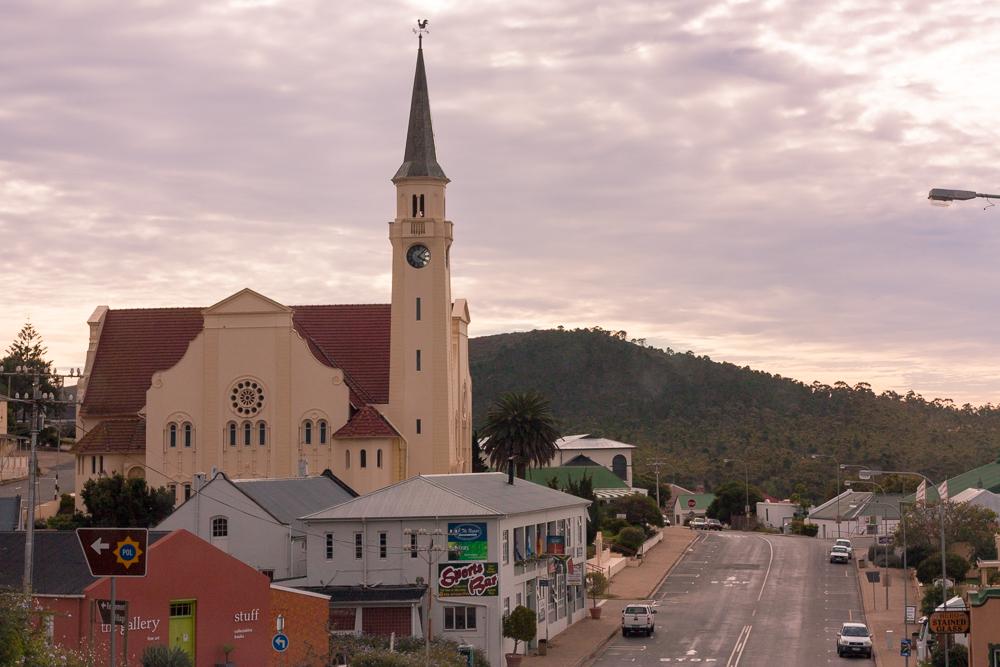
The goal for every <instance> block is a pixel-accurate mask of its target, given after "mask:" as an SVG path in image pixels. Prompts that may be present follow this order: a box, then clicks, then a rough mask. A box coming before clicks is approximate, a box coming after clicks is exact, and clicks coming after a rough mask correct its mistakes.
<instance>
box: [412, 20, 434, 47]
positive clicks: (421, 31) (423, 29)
mask: <svg viewBox="0 0 1000 667" xmlns="http://www.w3.org/2000/svg"><path fill="white" fill-rule="evenodd" d="M429 33H430V30H428V29H427V19H417V27H416V28H414V29H413V34H414V35H416V36H417V48H418V49H422V48H424V35H425V34H429Z"/></svg>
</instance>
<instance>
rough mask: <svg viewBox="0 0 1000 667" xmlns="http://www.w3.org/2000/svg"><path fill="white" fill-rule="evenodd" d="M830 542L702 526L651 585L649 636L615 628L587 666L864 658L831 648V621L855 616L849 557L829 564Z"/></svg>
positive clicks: (733, 665) (758, 665)
mask: <svg viewBox="0 0 1000 667" xmlns="http://www.w3.org/2000/svg"><path fill="white" fill-rule="evenodd" d="M832 543H833V542H832V540H818V539H809V538H802V537H784V536H776V535H762V534H755V533H737V532H729V531H726V532H723V533H705V534H703V535H702V536H700V537H699V539H698V540H697V541H696V542H695V543H694V544H693V545H692V546H691V549H690V550H689V551H688V553H687V554H686V555H685V556H684V558H683V559H682V560H681V561H680V562H679V563H678V564H677V566H676V567H675V568H674V570H673V571H672V572H671V573H670V576H668V577H667V579H666V580H665V581H664V582H663V585H662V586H661V587H660V589H659V590H658V591H657V593H656V597H655V602H656V604H657V605H658V606H657V610H658V613H657V617H656V619H657V620H656V632H655V633H654V635H653V636H652V637H651V638H648V639H647V638H645V637H622V636H620V635H619V636H617V637H616V638H615V639H614V640H612V642H611V643H610V644H609V645H608V647H607V649H606V650H605V652H604V653H603V654H602V655H601V656H600V657H599V658H597V660H595V662H594V663H593V664H594V665H599V666H601V667H604V666H611V665H621V664H635V665H650V666H651V665H657V666H660V665H663V664H682V665H687V664H692V663H693V664H708V665H718V666H719V667H775V666H780V667H813V666H815V665H826V664H828V663H835V664H841V663H842V664H847V663H848V662H851V663H860V664H865V663H867V664H871V662H870V661H867V660H863V659H861V658H853V659H851V658H840V657H838V656H837V651H836V648H835V643H836V637H837V631H838V630H839V629H840V624H841V623H843V622H844V621H857V620H862V621H863V620H864V616H863V614H862V612H861V601H860V599H859V595H858V588H857V583H856V580H855V579H854V578H853V575H854V565H853V563H852V564H851V565H834V564H831V563H830V562H829V558H828V554H829V551H830V546H831V545H832ZM613 589H614V585H613V584H612V590H613Z"/></svg>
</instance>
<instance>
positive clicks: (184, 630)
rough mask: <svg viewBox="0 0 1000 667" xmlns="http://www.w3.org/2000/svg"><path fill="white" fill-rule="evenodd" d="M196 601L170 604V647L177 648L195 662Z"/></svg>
mask: <svg viewBox="0 0 1000 667" xmlns="http://www.w3.org/2000/svg"><path fill="white" fill-rule="evenodd" d="M194 608H195V603H194V600H172V601H171V602H170V646H171V648H173V647H174V646H177V647H179V648H181V649H182V650H183V651H184V652H185V653H187V654H188V655H189V656H190V657H191V661H192V662H194V627H195V625H194V621H195V616H194Z"/></svg>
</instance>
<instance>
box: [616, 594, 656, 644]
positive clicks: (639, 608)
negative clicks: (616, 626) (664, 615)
mask: <svg viewBox="0 0 1000 667" xmlns="http://www.w3.org/2000/svg"><path fill="white" fill-rule="evenodd" d="M655 613H656V610H655V609H653V605H652V604H649V603H645V602H644V603H641V604H630V605H626V606H625V608H624V609H622V637H627V636H628V635H630V634H633V633H636V632H639V633H642V634H644V635H646V636H647V637H649V636H650V635H652V634H653V631H654V630H655V629H656V628H655V626H656V624H655V623H654V622H653V614H655Z"/></svg>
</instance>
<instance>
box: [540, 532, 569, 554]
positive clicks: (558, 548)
mask: <svg viewBox="0 0 1000 667" xmlns="http://www.w3.org/2000/svg"><path fill="white" fill-rule="evenodd" d="M545 553H547V554H555V555H562V554H564V553H566V537H565V536H563V535H549V536H548V537H546V538H545Z"/></svg>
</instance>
